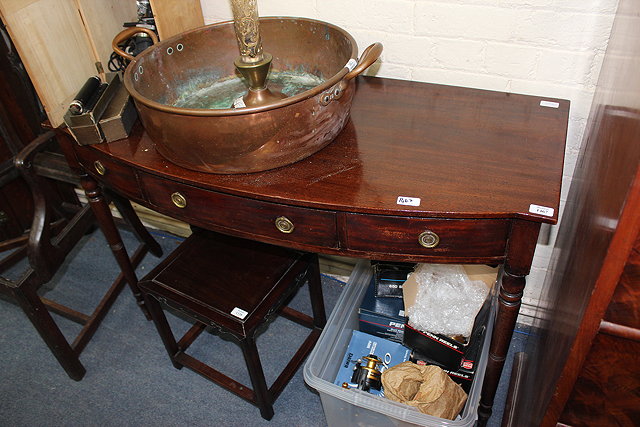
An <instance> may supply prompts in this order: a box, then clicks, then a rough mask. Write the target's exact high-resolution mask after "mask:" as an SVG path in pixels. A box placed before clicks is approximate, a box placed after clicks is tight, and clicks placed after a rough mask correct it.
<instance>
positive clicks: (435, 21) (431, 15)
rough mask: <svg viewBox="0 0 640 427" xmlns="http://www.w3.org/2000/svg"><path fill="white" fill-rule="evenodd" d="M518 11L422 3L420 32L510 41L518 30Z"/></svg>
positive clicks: (417, 25)
mask: <svg viewBox="0 0 640 427" xmlns="http://www.w3.org/2000/svg"><path fill="white" fill-rule="evenodd" d="M516 17H517V11H514V10H510V9H505V8H497V7H487V6H481V5H468V4H450V3H434V2H422V1H421V2H418V3H416V6H415V19H416V23H415V28H416V35H435V36H444V37H461V38H467V39H470V40H499V41H507V40H509V39H511V38H512V37H513V35H514V34H515V32H516V25H517V24H518V23H517V20H516V19H515V18H516Z"/></svg>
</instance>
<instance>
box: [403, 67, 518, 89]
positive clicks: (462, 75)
mask: <svg viewBox="0 0 640 427" xmlns="http://www.w3.org/2000/svg"><path fill="white" fill-rule="evenodd" d="M413 80H415V81H420V82H428V83H437V84H444V85H450V86H462V87H475V88H481V89H487V90H498V91H504V90H505V88H506V87H507V85H508V82H509V80H508V79H507V78H505V77H502V76H495V75H490V74H482V73H471V72H468V71H461V70H445V69H434V68H416V69H414V71H413Z"/></svg>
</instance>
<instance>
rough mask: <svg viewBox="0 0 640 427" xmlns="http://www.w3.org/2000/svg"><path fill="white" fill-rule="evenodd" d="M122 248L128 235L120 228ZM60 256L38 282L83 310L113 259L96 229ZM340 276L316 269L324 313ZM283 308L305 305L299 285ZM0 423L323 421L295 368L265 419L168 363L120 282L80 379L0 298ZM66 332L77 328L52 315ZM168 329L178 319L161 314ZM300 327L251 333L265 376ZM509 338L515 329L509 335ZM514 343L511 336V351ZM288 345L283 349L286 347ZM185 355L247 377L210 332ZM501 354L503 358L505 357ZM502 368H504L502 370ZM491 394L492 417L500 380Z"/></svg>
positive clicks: (169, 244) (285, 324)
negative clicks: (50, 276)
mask: <svg viewBox="0 0 640 427" xmlns="http://www.w3.org/2000/svg"><path fill="white" fill-rule="evenodd" d="M122 234H123V240H124V242H125V245H126V247H127V248H128V249H129V250H130V251H131V250H132V249H133V248H135V246H136V240H135V238H134V237H133V235H132V234H130V233H128V232H123V233H122ZM156 238H157V240H158V241H159V243H160V244H161V246H162V247H163V250H164V252H165V254H167V253H169V252H171V251H172V250H173V249H174V248H175V247H177V245H178V244H179V243H180V240H179V239H176V238H174V237H173V236H170V235H165V234H160V235H156ZM69 260H70V261H69V262H68V263H67V264H65V266H64V267H63V268H62V269H61V271H60V272H59V274H58V275H57V276H56V277H55V278H54V280H53V281H52V282H51V283H50V284H49V285H47V286H46V289H44V291H45V293H46V296H47V297H48V298H50V299H53V300H55V301H58V302H61V303H64V304H68V305H70V306H72V307H73V308H75V309H79V310H80V311H84V312H87V313H88V312H90V311H91V310H92V309H93V306H94V305H95V303H96V302H97V300H98V299H99V297H100V295H101V293H102V292H104V290H105V289H106V287H107V286H108V285H109V284H110V283H111V281H112V280H113V278H114V277H115V274H117V272H118V267H117V264H116V262H115V260H114V259H113V257H112V256H111V254H110V252H109V249H108V246H107V244H106V242H105V240H104V238H103V236H102V234H101V233H100V232H99V231H97V232H94V233H93V234H91V235H89V236H86V237H85V238H84V239H83V240H82V242H81V244H80V245H78V247H77V248H76V250H75V251H74V252H73V253H72V254H71V256H70V257H69ZM158 262H159V259H157V258H155V257H153V256H151V255H147V257H146V258H145V260H144V261H143V263H142V264H141V265H140V267H139V268H138V275H139V277H142V276H143V275H144V274H145V273H146V272H148V271H149V270H150V269H152V268H153V267H154V266H155V265H156V264H157V263H158ZM343 286H344V283H342V282H340V281H337V280H334V279H332V278H331V277H328V276H323V289H324V296H325V304H326V307H327V314H329V313H330V312H331V309H332V308H333V306H334V305H335V303H336V301H337V299H338V297H339V295H340V293H341V292H342V288H343ZM292 306H294V307H295V308H297V309H300V310H302V311H305V312H310V309H309V303H308V293H307V287H306V286H304V287H303V288H302V289H301V292H299V294H298V295H297V296H296V298H295V299H294V301H293V302H292ZM0 309H1V310H2V314H1V315H0V330H1V331H2V332H0V372H1V374H0V378H1V381H0V396H2V398H0V425H11V426H50V425H55V426H94V425H96V426H97V425H100V426H128V425H132V426H138V425H157V426H174V425H176V426H177V425H191V426H210V425H216V424H218V425H224V426H267V425H269V426H285V425H286V426H325V425H326V421H325V418H324V414H323V410H322V406H321V403H320V399H319V397H318V395H317V393H316V392H315V390H313V389H311V388H309V387H308V386H307V385H306V384H305V383H304V379H303V376H302V369H300V370H299V371H298V372H297V374H296V375H295V376H294V378H293V379H292V381H291V382H290V383H289V385H288V386H287V387H286V388H285V389H284V391H283V392H282V394H281V395H280V397H279V398H278V400H277V401H276V403H275V405H274V411H275V415H274V417H273V419H272V420H271V422H267V421H265V420H263V419H262V418H261V417H260V414H259V411H258V409H257V408H256V407H254V406H253V405H251V404H249V403H247V402H245V401H244V400H242V399H240V398H239V397H236V396H235V395H233V394H231V393H229V392H227V391H226V390H224V389H222V388H220V387H219V386H217V385H215V384H213V383H211V382H209V381H207V380H205V379H204V378H202V377H200V376H199V375H197V374H195V373H193V372H192V371H190V370H188V369H182V370H177V369H175V368H174V367H173V366H172V365H171V363H170V362H169V359H168V356H167V354H166V352H165V350H164V347H163V346H162V344H161V342H160V339H159V337H158V335H157V333H156V331H155V328H154V327H153V324H152V323H151V322H148V321H146V320H145V318H144V316H143V315H142V313H141V312H140V310H139V309H138V307H137V306H136V303H135V301H134V298H133V297H132V295H131V293H130V291H129V289H128V288H125V289H124V291H123V293H122V294H121V295H120V297H119V298H118V300H117V301H116V303H115V304H114V306H113V307H112V309H111V311H110V313H109V314H108V315H107V317H106V318H105V320H104V321H103V323H102V325H101V326H100V328H99V329H98V331H97V332H96V334H95V336H94V338H93V339H92V340H91V342H90V343H89V345H88V346H87V347H86V348H85V350H84V352H83V353H82V355H81V357H80V359H81V361H82V363H83V364H84V366H85V368H86V369H87V374H86V375H85V377H84V378H83V379H82V381H80V382H76V381H73V380H71V379H69V377H67V375H66V374H65V372H64V371H63V370H62V368H60V366H59V365H58V364H57V362H56V360H55V359H54V357H53V356H52V355H51V353H50V352H49V350H48V348H47V347H46V346H45V344H44V343H43V342H42V341H41V339H40V337H39V336H38V335H37V333H36V331H35V330H34V328H33V327H32V326H31V324H30V323H29V322H28V320H27V318H26V317H25V315H24V314H23V312H22V311H21V310H20V308H19V307H18V306H16V305H14V304H13V303H10V302H8V301H5V300H1V299H0ZM54 317H55V319H56V321H57V322H58V324H59V326H60V328H61V329H62V330H63V332H64V333H65V335H66V336H67V337H68V338H70V339H71V338H73V337H75V334H76V333H77V332H78V331H79V326H78V325H76V324H75V323H73V322H71V321H68V320H66V319H63V318H61V317H58V316H54ZM169 318H170V322H171V323H172V325H173V326H174V328H176V329H177V330H180V329H182V330H184V329H185V328H186V327H187V324H186V323H185V322H183V321H182V319H180V318H179V317H177V316H172V315H170V316H169ZM306 332H307V330H306V329H304V328H302V327H299V326H298V325H296V324H294V323H291V322H289V321H287V320H285V319H281V318H278V319H277V320H276V321H274V322H273V323H272V324H271V325H270V326H269V328H268V329H267V330H266V331H265V332H264V333H262V334H261V335H260V337H259V338H258V341H257V342H258V347H259V349H260V352H261V357H262V360H263V365H264V370H265V375H266V377H267V382H269V383H271V382H272V381H273V380H274V379H275V377H276V376H277V375H278V374H279V372H280V370H281V368H282V367H283V366H284V365H285V364H286V362H287V361H288V360H289V358H290V356H291V354H292V352H293V351H294V350H295V348H297V347H296V346H297V344H299V343H301V342H302V340H303V339H304V336H306ZM515 338H516V339H514V342H515V341H517V339H521V338H522V337H520V336H519V334H515ZM520 347H521V344H518V342H516V344H515V346H514V350H516V351H517V350H518V348H520ZM287 349H289V350H287ZM191 353H192V354H193V355H194V356H196V357H202V358H203V359H204V361H206V362H210V363H211V364H212V365H214V366H216V367H217V368H219V369H220V370H221V371H223V372H224V373H226V374H228V375H230V376H232V377H233V378H235V379H237V380H239V381H241V382H244V383H245V384H247V385H248V384H250V382H249V379H248V375H247V374H246V370H245V366H244V361H243V359H242V355H241V353H240V350H239V348H238V347H237V346H236V345H235V344H234V343H232V342H229V341H226V340H224V339H221V338H220V337H218V336H215V335H212V334H206V335H204V336H202V337H201V338H199V339H198V340H197V341H196V343H194V345H193V349H192V350H191ZM509 360H510V358H509ZM505 372H507V373H508V372H509V368H508V367H507V368H506V369H505ZM503 380H504V381H505V384H504V385H501V390H500V391H499V394H498V396H497V397H496V404H497V405H496V406H497V410H496V416H494V417H492V420H491V423H490V425H499V418H498V415H499V414H501V407H500V406H503V405H504V395H505V393H506V382H508V377H507V378H503Z"/></svg>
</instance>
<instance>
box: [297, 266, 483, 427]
mask: <svg viewBox="0 0 640 427" xmlns="http://www.w3.org/2000/svg"><path fill="white" fill-rule="evenodd" d="M372 275H373V271H372V269H371V267H370V266H369V263H368V261H361V262H359V263H358V264H357V265H356V267H355V269H354V270H353V273H352V274H351V277H350V278H349V283H348V284H347V286H345V289H344V291H343V292H342V295H341V296H340V299H339V300H338V302H337V303H336V307H335V308H334V310H333V313H332V314H331V316H330V317H329V320H328V321H327V326H326V327H325V329H324V331H323V332H322V335H321V336H320V339H319V340H318V342H317V344H316V346H315V348H314V350H313V351H312V352H311V354H310V355H309V358H308V359H307V362H306V363H305V365H304V379H305V381H306V383H307V384H308V385H309V386H311V387H313V388H315V389H316V390H317V391H318V393H319V394H320V399H321V401H322V407H323V409H324V413H325V417H326V419H327V423H328V425H329V426H332V427H334V426H349V427H351V426H376V427H384V426H394V427H395V426H412V425H422V426H473V425H474V424H475V421H476V419H477V408H478V403H479V401H480V391H481V389H482V380H483V378H484V372H485V368H486V365H487V357H488V354H489V344H490V341H491V340H490V337H491V332H492V330H493V322H494V318H495V298H494V301H493V304H492V311H491V315H490V316H489V324H488V325H487V332H486V335H485V337H486V338H485V340H484V343H483V347H482V356H481V357H480V363H479V366H478V372H477V374H476V379H475V381H474V383H473V385H472V386H471V390H470V392H469V398H468V400H467V404H466V405H465V407H464V409H463V411H462V413H461V414H460V417H458V419H457V420H445V419H442V418H436V417H432V416H430V415H426V414H423V413H421V412H419V411H418V410H417V409H415V408H412V407H411V406H409V405H405V404H401V403H397V402H394V401H392V400H389V399H385V398H384V397H379V396H374V395H371V394H369V393H366V392H363V391H361V390H354V389H351V390H347V389H343V388H342V387H340V386H338V385H335V384H333V381H334V379H335V377H336V374H337V372H338V367H339V364H340V361H341V360H342V356H343V355H344V352H345V351H346V349H347V346H348V344H349V340H350V338H351V331H352V330H355V329H357V328H358V307H359V306H360V302H361V301H362V298H363V297H364V294H365V291H366V290H367V286H368V285H369V283H370V281H371V277H372Z"/></svg>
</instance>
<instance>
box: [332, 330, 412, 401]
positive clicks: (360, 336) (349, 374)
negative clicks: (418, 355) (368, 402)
mask: <svg viewBox="0 0 640 427" xmlns="http://www.w3.org/2000/svg"><path fill="white" fill-rule="evenodd" d="M369 355H375V356H377V357H378V358H380V360H382V361H384V364H381V365H379V367H378V369H379V370H380V372H383V371H384V370H385V369H388V368H390V367H392V366H395V365H397V364H399V363H402V362H406V361H407V360H409V356H410V355H411V350H409V349H408V348H406V347H404V346H403V345H402V344H400V343H397V342H393V341H389V340H386V339H384V338H380V337H375V336H373V335H370V334H366V333H364V332H360V331H352V335H351V341H349V345H348V346H347V351H346V352H345V354H344V357H343V358H342V362H341V364H340V368H339V370H338V373H337V375H336V379H335V381H334V384H336V385H339V386H341V387H343V384H344V383H346V386H347V387H348V388H357V384H355V383H353V382H352V379H353V373H354V368H355V367H356V364H357V363H358V360H359V359H362V358H363V357H366V356H369ZM367 391H368V392H369V393H371V394H374V395H376V396H384V391H383V390H382V389H380V390H377V389H374V388H371V389H369V390H367Z"/></svg>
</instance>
